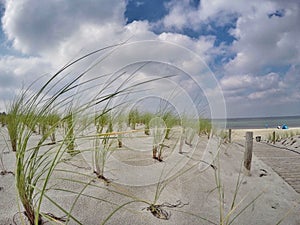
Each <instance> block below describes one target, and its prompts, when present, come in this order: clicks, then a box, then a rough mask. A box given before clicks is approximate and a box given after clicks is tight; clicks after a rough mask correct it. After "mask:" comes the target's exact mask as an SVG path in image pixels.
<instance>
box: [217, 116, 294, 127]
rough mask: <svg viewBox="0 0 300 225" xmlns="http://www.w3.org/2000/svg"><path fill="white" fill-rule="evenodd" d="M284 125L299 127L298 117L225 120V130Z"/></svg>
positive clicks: (221, 120) (221, 121) (220, 120)
mask: <svg viewBox="0 0 300 225" xmlns="http://www.w3.org/2000/svg"><path fill="white" fill-rule="evenodd" d="M214 122H215V123H216V124H223V123H224V122H225V120H223V119H217V120H215V121H214ZM284 124H285V125H287V126H288V127H300V116H287V117H259V118H229V119H227V120H226V128H227V129H230V128H232V129H248V128H253V129H254V128H276V127H277V126H282V125H284Z"/></svg>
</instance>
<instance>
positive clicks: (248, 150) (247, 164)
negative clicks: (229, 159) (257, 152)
mask: <svg viewBox="0 0 300 225" xmlns="http://www.w3.org/2000/svg"><path fill="white" fill-rule="evenodd" d="M252 150H253V132H246V143H245V153H244V174H245V175H246V176H250V175H251V173H250V169H251V160H252Z"/></svg>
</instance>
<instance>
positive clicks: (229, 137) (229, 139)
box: [228, 129, 231, 143]
mask: <svg viewBox="0 0 300 225" xmlns="http://www.w3.org/2000/svg"><path fill="white" fill-rule="evenodd" d="M228 141H229V143H231V129H229V133H228Z"/></svg>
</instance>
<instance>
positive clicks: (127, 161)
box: [0, 128, 300, 225]
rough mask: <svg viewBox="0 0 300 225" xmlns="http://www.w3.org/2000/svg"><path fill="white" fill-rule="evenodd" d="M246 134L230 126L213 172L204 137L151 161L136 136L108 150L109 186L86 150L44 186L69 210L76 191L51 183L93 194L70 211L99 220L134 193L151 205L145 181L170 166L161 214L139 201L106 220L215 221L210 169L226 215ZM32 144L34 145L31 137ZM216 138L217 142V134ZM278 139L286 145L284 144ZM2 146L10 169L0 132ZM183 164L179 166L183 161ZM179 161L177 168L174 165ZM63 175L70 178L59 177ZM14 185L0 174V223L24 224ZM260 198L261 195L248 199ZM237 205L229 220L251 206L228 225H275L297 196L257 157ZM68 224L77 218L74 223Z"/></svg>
mask: <svg viewBox="0 0 300 225" xmlns="http://www.w3.org/2000/svg"><path fill="white" fill-rule="evenodd" d="M1 131H2V133H4V136H5V137H7V134H5V129H4V128H2V129H1ZM270 131H271V130H270ZM268 132H269V130H267V131H266V130H254V135H255V136H257V135H267V133H268ZM244 133H245V130H234V131H233V136H232V139H233V143H231V144H222V145H221V146H220V163H219V164H218V163H214V164H213V167H214V168H215V169H216V171H215V169H214V168H213V167H212V166H209V165H207V164H206V163H204V162H203V161H202V160H203V159H205V160H208V159H209V158H203V157H204V156H205V153H207V155H209V151H210V150H211V151H214V150H215V149H209V148H207V146H208V145H207V143H208V140H207V138H206V137H200V138H199V142H198V143H196V141H194V142H193V147H195V148H193V147H190V146H188V145H184V154H178V153H177V152H178V149H177V148H178V143H177V144H176V143H175V144H174V147H173V149H168V150H166V152H164V155H163V156H164V162H158V161H156V160H153V159H152V158H151V150H149V151H146V150H145V149H143V150H144V151H138V150H139V149H141V148H143V142H145V146H147V143H148V141H147V137H146V136H145V137H141V138H138V139H134V140H135V141H134V142H132V141H131V142H130V143H129V144H128V145H130V146H131V147H135V150H131V151H130V150H128V149H126V148H125V147H124V148H123V149H122V150H120V151H119V152H115V153H113V154H115V157H114V159H115V160H116V161H113V160H112V158H111V159H109V163H108V165H107V168H106V176H107V177H108V178H109V179H111V180H112V183H111V184H109V185H106V184H105V183H104V182H103V181H101V180H98V179H97V178H96V177H95V176H94V174H93V171H92V165H90V162H88V161H89V160H87V157H86V156H85V155H84V154H79V155H77V156H75V157H69V158H68V159H67V160H65V161H64V162H62V163H60V164H59V165H58V167H57V169H64V170H68V171H72V172H78V173H62V172H60V171H56V172H55V173H54V174H53V177H52V179H51V182H50V184H51V185H50V184H49V187H50V186H51V187H52V189H49V191H48V192H47V195H48V196H49V197H51V198H52V199H53V200H55V201H56V202H57V203H59V204H60V205H62V206H63V207H65V208H66V209H70V206H71V205H72V204H73V202H74V200H75V199H76V195H74V194H71V193H70V192H62V191H55V190H53V188H54V187H55V188H56V189H58V188H61V189H67V190H72V191H78V192H80V191H82V193H83V194H84V195H85V196H88V195H90V196H93V198H89V197H85V196H84V195H82V196H81V197H80V198H79V199H78V200H77V202H76V204H75V206H74V209H73V210H72V214H73V215H75V216H76V218H77V219H78V220H79V221H80V222H81V223H82V224H101V222H102V221H103V220H105V219H106V218H107V216H108V215H109V214H110V213H111V212H112V211H113V210H114V209H116V208H117V206H118V205H121V204H125V203H126V202H129V201H132V200H133V199H132V198H131V197H128V196H135V198H136V199H139V200H142V201H145V202H149V203H151V202H153V199H154V197H155V193H156V188H157V184H155V182H154V183H153V182H152V181H151V182H152V183H151V182H149V183H147V180H149V179H154V178H155V177H156V179H157V180H159V178H160V177H164V176H167V173H168V172H170V171H171V168H175V169H174V171H175V172H174V174H172V175H173V176H175V178H172V179H171V180H170V182H169V183H168V184H167V185H166V187H165V189H164V190H163V191H162V192H161V195H160V196H159V198H158V200H157V202H156V205H161V209H162V212H161V215H160V217H161V218H160V219H159V218H157V217H159V216H158V215H157V213H155V212H152V213H151V210H150V208H148V209H147V207H149V205H147V204H146V203H145V202H141V201H140V202H138V201H136V202H133V203H131V204H128V205H127V206H126V207H124V208H122V209H121V210H119V211H118V212H117V213H116V214H114V215H113V216H112V217H111V218H110V220H108V222H107V224H124V225H125V224H128V225H129V224H219V215H220V210H219V206H220V200H219V197H218V192H217V189H216V187H217V185H216V182H215V172H218V171H220V173H221V183H222V187H223V188H224V196H225V199H224V202H223V203H224V208H225V211H224V215H226V214H228V213H229V212H230V207H231V202H232V199H233V198H234V193H235V188H236V182H237V179H238V176H239V174H240V171H241V162H242V160H243V151H244V149H243V147H242V146H241V145H239V144H237V143H238V141H237V140H239V141H240V142H241V141H242V140H243V136H244ZM32 141H33V142H34V140H32ZM215 143H217V140H216V139H215ZM297 143H298V139H297ZM281 144H283V145H284V143H281ZM0 146H1V149H2V152H1V157H2V159H3V164H4V166H5V168H6V170H8V171H14V164H15V153H14V152H12V151H8V149H7V148H6V147H5V142H4V139H3V137H1V141H0ZM79 146H81V147H82V148H84V146H86V144H82V145H80V144H79ZM141 146H142V147H141ZM135 151H136V153H137V155H138V157H137V159H135V158H134V153H135ZM127 152H128V153H127ZM112 156H113V155H112ZM206 157H207V156H206ZM135 161H136V162H139V164H138V163H137V164H136V171H135V172H136V174H134V176H132V174H129V173H131V171H130V170H127V171H126V170H125V169H126V168H132V167H133V166H134V163H135ZM119 162H122V163H123V164H122V165H123V166H124V167H122V168H121V167H118V166H120V165H121V164H118V163H119ZM181 162H184V163H183V164H181ZM201 162H202V163H201ZM126 165H130V167H126ZM149 165H150V167H149V168H150V169H151V168H155V169H154V170H145V169H144V167H145V166H149ZM177 165H178V168H179V169H178V170H176V168H177ZM179 165H180V167H179ZM189 168H191V169H190V170H188V171H187V172H186V173H183V174H181V175H180V176H176V175H178V174H180V173H181V172H182V171H185V170H187V169H189ZM204 168H205V169H204ZM262 169H263V170H266V171H268V175H267V176H260V174H261V171H262ZM79 173H82V174H84V175H80V174H79ZM120 174H121V175H120ZM162 174H163V175H162ZM161 175H162V176H161ZM62 177H63V178H68V179H70V180H69V181H67V179H65V180H62V179H61V178H62ZM168 177H170V176H168ZM171 177H172V176H171ZM92 178H93V179H92ZM72 179H73V180H80V181H83V182H84V181H86V182H89V181H91V180H93V182H91V184H92V185H90V186H88V187H84V185H82V184H78V183H74V182H72V181H71V180H72ZM126 179H133V180H131V181H130V180H129V181H128V182H129V183H128V184H125V183H124V182H125V181H126ZM14 182H15V181H14V176H13V175H12V174H6V175H1V176H0V187H1V191H0V199H1V201H0V208H1V215H0V224H3V225H6V224H12V223H13V218H15V221H16V222H17V224H21V221H20V217H19V215H20V214H17V212H18V205H17V194H16V193H17V192H16V190H15V184H14ZM143 182H144V183H145V182H146V183H145V185H142V184H143ZM137 184H139V185H137ZM52 185H53V186H52ZM118 193H121V194H118ZM258 196H259V197H258ZM257 197H258V199H257V200H256V201H254V202H253V203H252V204H251V202H252V201H253V200H254V199H256V198H257ZM96 198H98V200H97V199H96ZM100 199H102V200H100ZM236 202H237V203H238V205H237V208H236V210H234V211H233V212H232V215H231V216H230V219H233V218H234V217H235V216H236V215H237V214H238V213H239V212H240V211H241V210H242V209H243V208H244V207H245V206H247V205H248V204H250V207H248V208H247V209H246V210H245V211H244V212H243V213H242V214H241V215H239V216H238V217H237V218H236V219H235V220H234V222H233V223H232V224H261V225H265V224H276V223H277V222H278V221H280V220H281V219H282V218H284V220H283V222H282V224H289V225H297V224H300V215H299V211H300V195H299V194H298V193H297V192H295V191H294V190H293V189H292V188H291V187H290V186H289V185H288V184H287V183H286V182H285V181H284V180H283V179H282V178H281V177H280V176H278V175H277V174H276V173H275V172H274V171H272V169H271V168H270V167H269V166H267V165H266V164H265V163H263V162H262V161H261V160H259V159H258V158H257V157H255V155H254V156H253V161H252V168H251V176H243V175H242V177H241V184H240V188H239V190H238V194H237V198H236ZM172 205H173V207H172ZM176 206H177V207H176ZM21 211H22V209H21ZM42 211H43V212H49V213H53V214H55V215H57V216H63V215H64V213H63V212H61V211H60V210H59V209H58V208H57V207H55V206H54V205H53V204H52V203H51V202H49V201H48V200H47V199H45V201H44V202H43V205H42ZM164 213H166V214H164ZM155 215H156V216H157V217H156V216H155ZM164 215H165V216H167V217H168V220H164V219H163V218H164ZM205 219H206V220H205ZM230 219H229V221H230ZM209 221H210V222H209ZM69 224H76V223H75V222H74V221H72V220H71V221H70V223H69Z"/></svg>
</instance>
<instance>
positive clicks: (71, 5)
mask: <svg viewBox="0 0 300 225" xmlns="http://www.w3.org/2000/svg"><path fill="white" fill-rule="evenodd" d="M0 17H1V27H0V28H1V29H0V43H1V44H0V111H5V107H6V106H7V105H8V102H9V101H11V100H12V99H13V98H14V96H15V94H16V93H18V91H20V89H21V88H22V86H24V84H28V83H30V82H32V81H34V80H35V79H37V77H38V76H41V75H43V74H51V73H54V72H55V71H57V70H58V69H59V68H61V67H62V66H63V65H64V64H65V63H66V62H68V61H70V60H71V59H72V58H74V57H76V56H79V55H80V54H81V53H82V51H87V50H89V49H95V48H101V47H104V46H108V45H111V44H116V43H120V42H123V41H128V42H129V43H130V42H137V41H149V40H152V41H166V42H168V43H172V44H174V45H176V46H178V49H181V48H185V49H186V51H191V52H192V53H193V54H195V55H197V56H199V58H201V61H202V62H201V63H203V64H205V65H207V67H208V68H209V69H210V71H211V75H210V76H213V77H214V79H215V80H216V82H217V85H216V86H215V87H218V88H220V90H221V92H222V93H221V94H222V96H224V99H225V104H226V115H227V117H229V118H232V117H265V116H267V117H269V116H293V115H300V104H299V103H300V91H299V90H300V38H299V37H300V26H299V21H300V1H299V0H252V1H247V0H239V1H230V3H229V2H228V1H225V0H200V1H199V0H165V1H163V0H126V1H122V0H99V1H95V0H72V1H71V0H65V1H63V0H52V1H47V0H40V1H36V0H14V1H12V0H0ZM131 46H133V47H134V46H135V47H134V48H133V47H132V48H131V50H130V57H132V59H135V58H136V57H138V56H140V57H141V56H142V57H144V55H145V54H152V53H149V52H148V51H149V50H145V49H143V48H142V47H137V45H134V44H133V45H131ZM163 49H164V48H163V47H162V48H161V50H163ZM161 52H163V53H164V59H165V60H166V59H169V60H171V59H172V60H173V61H172V62H174V61H176V66H177V65H184V66H183V67H182V68H184V70H185V71H193V68H195V66H196V65H197V64H198V61H197V60H195V61H194V62H193V60H190V62H189V63H187V61H185V60H186V59H184V60H183V61H180V60H181V58H180V57H181V53H178V54H177V53H176V54H175V56H177V55H178V58H174V52H173V53H172V52H168V51H161ZM153 54H154V53H153ZM156 54H158V55H157V57H158V58H160V57H162V56H161V55H160V53H157V52H156ZM168 54H169V55H168ZM172 57H173V58H172ZM205 76H208V75H205ZM205 76H204V78H205ZM193 77H195V79H199V80H200V82H201V80H206V78H205V79H203V78H201V74H200V73H199V74H197V73H195V74H193V73H192V74H190V77H189V79H190V80H192V79H193ZM208 79H211V78H208ZM204 89H205V88H204ZM210 91H211V90H204V94H205V95H206V96H210V94H211V93H209V92H210ZM205 92H207V93H205ZM208 98H209V97H208ZM215 104H218V103H215ZM215 110H217V108H215Z"/></svg>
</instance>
